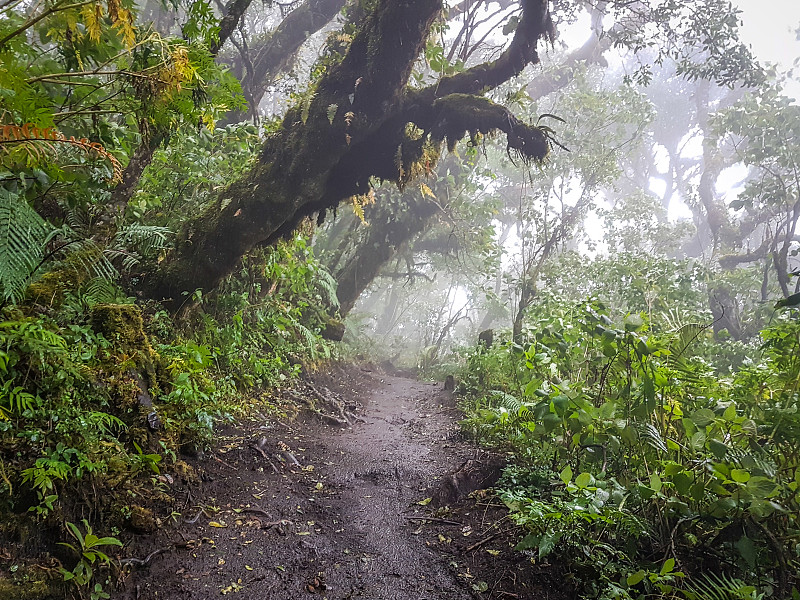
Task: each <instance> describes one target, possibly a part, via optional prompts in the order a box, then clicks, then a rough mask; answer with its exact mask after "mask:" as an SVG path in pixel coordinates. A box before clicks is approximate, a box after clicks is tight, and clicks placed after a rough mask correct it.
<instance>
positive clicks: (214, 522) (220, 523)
mask: <svg viewBox="0 0 800 600" xmlns="http://www.w3.org/2000/svg"><path fill="white" fill-rule="evenodd" d="M208 524H209V525H210V526H211V527H222V528H225V527H227V525H226V524H225V521H221V522H217V521H210V522H209V523H208Z"/></svg>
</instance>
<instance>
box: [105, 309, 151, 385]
mask: <svg viewBox="0 0 800 600" xmlns="http://www.w3.org/2000/svg"><path fill="white" fill-rule="evenodd" d="M91 323H92V329H94V330H95V331H96V332H97V333H99V334H101V335H102V336H103V337H104V338H106V339H107V340H109V341H110V342H111V343H112V345H113V350H112V353H113V356H114V358H115V359H116V360H117V364H121V365H124V364H125V363H129V367H131V368H133V369H134V370H136V371H137V372H139V373H141V374H142V375H143V376H144V377H145V378H146V383H147V385H148V387H149V386H153V385H156V384H157V383H158V380H157V379H158V378H157V376H156V375H157V370H158V368H159V366H160V365H159V363H160V357H159V356H158V353H157V352H156V351H155V350H153V347H152V346H151V345H150V340H149V339H148V337H147V334H146V333H145V331H144V321H143V319H142V311H141V310H140V309H139V307H138V306H136V305H135V304H95V305H94V306H93V307H92V308H91Z"/></svg>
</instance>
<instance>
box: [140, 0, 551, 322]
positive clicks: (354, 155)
mask: <svg viewBox="0 0 800 600" xmlns="http://www.w3.org/2000/svg"><path fill="white" fill-rule="evenodd" d="M522 6H523V9H524V11H523V15H522V18H521V20H520V23H519V26H518V28H517V31H516V34H515V36H514V39H513V40H512V42H511V45H510V46H509V48H508V49H507V50H506V51H505V52H504V53H503V54H502V55H501V56H500V58H498V59H497V60H496V61H494V62H491V63H486V64H483V65H479V66H477V67H473V68H472V69H468V70H467V71H464V72H462V73H460V74H458V75H455V76H452V77H448V78H444V79H442V80H440V81H439V82H438V83H437V84H435V85H432V86H430V87H428V88H424V89H422V90H419V91H416V92H409V91H408V90H407V87H406V86H407V82H408V79H409V77H410V75H411V70H412V67H413V65H414V63H415V61H416V59H417V57H418V56H419V55H420V53H421V51H422V50H423V48H424V45H425V43H426V41H427V38H428V35H429V33H430V29H431V26H432V24H433V22H434V21H435V19H436V18H437V17H438V15H439V14H440V12H441V10H442V3H441V0H403V1H397V0H383V1H382V2H379V3H378V4H377V5H376V6H375V8H374V10H373V12H372V13H371V14H370V15H369V16H368V17H367V18H366V19H365V20H364V22H363V24H362V26H361V28H360V30H359V31H358V33H357V34H356V35H355V37H354V39H353V41H352V43H351V45H350V48H349V50H348V52H347V54H346V55H345V57H344V58H343V59H342V61H341V62H340V63H339V64H337V65H334V66H332V67H331V68H330V69H329V70H328V72H327V73H326V74H325V75H324V76H323V77H322V78H321V79H320V81H319V83H318V84H317V87H316V90H315V93H314V94H313V96H312V97H311V99H310V101H309V102H308V103H301V106H296V107H294V108H292V109H290V110H289V112H288V113H287V114H286V116H285V118H284V120H283V122H282V125H281V127H280V129H279V130H278V131H277V132H276V133H275V134H274V135H273V136H272V137H270V138H269V139H268V140H267V141H266V142H265V144H264V147H263V149H262V152H261V155H260V159H259V162H258V163H257V164H256V165H255V166H254V167H253V169H252V170H251V171H250V172H249V173H248V174H247V175H246V176H245V177H243V178H242V179H241V180H240V181H237V182H235V183H233V184H232V185H231V186H230V187H229V188H228V189H227V190H225V191H224V192H223V193H222V194H221V195H220V196H219V198H218V200H217V202H216V203H214V205H213V206H211V207H210V208H209V209H208V210H207V211H205V212H204V214H202V215H200V216H199V217H197V218H195V219H193V220H191V221H190V222H189V223H188V225H187V227H186V229H185V230H184V232H183V234H182V235H181V236H180V239H179V241H178V243H177V245H176V248H175V249H174V251H173V252H172V254H171V255H170V256H169V257H168V258H167V260H166V261H165V264H164V266H163V267H159V268H158V270H156V271H154V272H151V273H150V276H149V277H148V278H147V280H146V282H145V284H144V285H145V288H146V293H147V294H148V295H150V296H151V297H154V298H157V299H164V300H166V301H168V303H169V301H171V302H172V304H173V307H174V308H177V306H175V304H178V305H180V304H181V300H182V298H183V297H184V296H186V295H187V294H189V293H190V292H192V291H194V290H195V289H197V288H202V289H205V290H208V289H212V288H214V287H215V286H216V285H217V284H218V283H219V281H220V280H221V279H222V278H223V277H225V276H226V275H227V274H228V273H230V272H231V270H232V269H233V268H234V267H235V265H236V263H237V261H238V260H239V258H241V256H243V255H244V254H245V253H246V252H248V251H249V250H250V249H251V248H253V247H254V246H255V245H256V244H269V243H273V242H274V241H276V240H278V239H279V238H280V237H282V236H285V235H287V234H289V233H290V232H291V231H292V230H293V229H294V227H295V226H296V224H297V223H298V222H299V221H300V220H301V219H302V218H304V217H306V216H309V215H311V214H313V213H315V212H317V211H324V210H325V209H329V208H333V207H335V206H336V205H338V204H339V202H341V201H342V200H343V199H345V198H348V197H351V196H354V195H358V194H364V193H366V192H367V191H368V190H369V186H370V184H369V180H370V178H371V177H378V178H380V179H385V180H391V181H397V182H401V183H402V182H403V179H404V176H405V175H408V174H409V173H415V172H420V171H421V170H424V169H430V168H432V167H433V164H435V162H436V160H437V159H438V148H439V147H440V146H441V144H442V143H443V142H444V141H445V140H447V142H448V144H451V145H452V144H454V143H455V142H456V141H457V140H458V139H460V138H461V137H463V136H464V135H465V134H466V133H467V132H470V133H475V132H480V133H489V132H491V131H494V130H500V131H503V132H505V133H506V137H507V139H508V145H509V148H511V149H514V150H516V151H517V152H518V153H519V154H520V155H521V156H522V157H523V158H525V159H528V160H543V159H544V157H545V156H546V155H547V153H548V151H549V140H548V138H547V136H546V135H545V133H544V132H543V131H542V130H540V129H539V128H538V127H535V126H531V125H527V124H525V123H523V122H521V121H520V120H519V119H517V118H516V117H515V116H514V115H512V114H511V113H510V112H509V111H508V110H507V109H505V108H504V107H501V106H498V105H496V104H494V103H492V102H491V101H489V100H487V99H486V98H483V97H481V96H478V95H475V94H478V93H483V92H485V91H486V90H488V89H491V88H493V87H495V86H496V85H498V84H500V83H502V82H503V81H505V80H507V79H508V78H510V77H513V76H515V75H516V74H518V73H519V72H520V71H521V70H522V69H523V68H524V67H525V65H526V64H528V63H530V62H536V61H538V55H537V54H536V45H537V43H538V41H539V40H540V39H541V38H543V37H546V36H548V35H550V31H551V27H552V26H551V21H550V15H549V11H548V1H547V0H523V1H522ZM331 114H332V115H333V119H332V121H331V120H330V116H331ZM409 122H412V123H414V124H415V125H416V126H417V127H418V128H419V129H421V130H422V132H423V133H422V135H421V136H414V137H413V138H411V137H409V135H408V134H407V127H406V125H407V124H408V123H409ZM420 163H424V165H423V166H422V167H419V168H417V169H413V168H411V166H412V165H419V164H420Z"/></svg>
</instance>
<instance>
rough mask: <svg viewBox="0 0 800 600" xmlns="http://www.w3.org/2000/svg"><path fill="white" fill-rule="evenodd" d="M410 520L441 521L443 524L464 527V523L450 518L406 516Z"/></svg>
mask: <svg viewBox="0 0 800 600" xmlns="http://www.w3.org/2000/svg"><path fill="white" fill-rule="evenodd" d="M406 520H408V521H428V522H430V523H441V524H442V525H457V526H459V527H462V526H463V525H464V524H463V523H459V522H458V521H450V520H448V519H436V518H434V517H406Z"/></svg>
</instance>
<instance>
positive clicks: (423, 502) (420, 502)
mask: <svg viewBox="0 0 800 600" xmlns="http://www.w3.org/2000/svg"><path fill="white" fill-rule="evenodd" d="M431 500H432V498H425V499H424V500H420V501H419V502H417V504H419V505H420V506H428V504H430V503H431Z"/></svg>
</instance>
